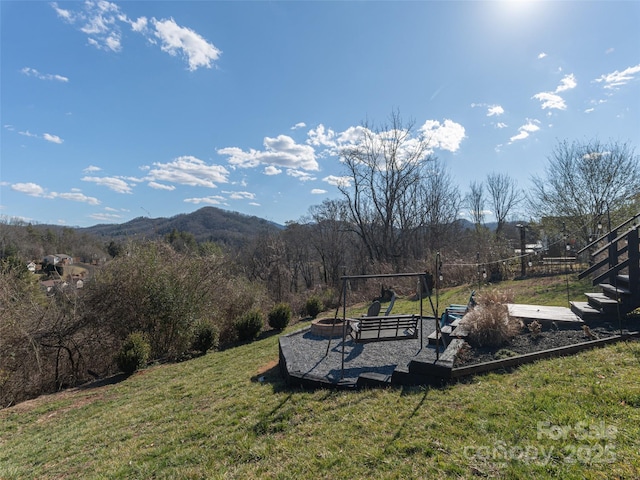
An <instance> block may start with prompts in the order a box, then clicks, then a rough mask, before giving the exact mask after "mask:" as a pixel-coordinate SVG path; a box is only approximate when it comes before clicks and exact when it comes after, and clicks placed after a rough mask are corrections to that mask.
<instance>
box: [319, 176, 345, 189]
mask: <svg viewBox="0 0 640 480" xmlns="http://www.w3.org/2000/svg"><path fill="white" fill-rule="evenodd" d="M322 181H323V182H327V183H328V184H329V185H333V186H334V187H347V188H348V187H350V186H351V177H338V176H336V175H329V176H326V177H324V178H323V179H322Z"/></svg>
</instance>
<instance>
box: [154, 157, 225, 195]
mask: <svg viewBox="0 0 640 480" xmlns="http://www.w3.org/2000/svg"><path fill="white" fill-rule="evenodd" d="M228 176H229V171H228V170H227V169H226V168H224V167H223V166H220V165H208V164H206V163H205V162H203V161H202V160H200V159H199V158H196V157H192V156H188V155H187V156H182V157H178V158H176V159H175V160H174V161H172V162H169V163H154V164H153V168H151V169H150V170H149V172H148V173H147V175H146V177H145V180H147V181H150V182H158V181H160V182H171V183H179V184H181V185H190V186H194V187H208V188H216V187H217V185H216V184H217V183H228V181H229V180H228Z"/></svg>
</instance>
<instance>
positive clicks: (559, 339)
mask: <svg viewBox="0 0 640 480" xmlns="http://www.w3.org/2000/svg"><path fill="white" fill-rule="evenodd" d="M636 326H638V325H636ZM589 330H590V331H591V333H592V334H593V336H589V335H588V334H586V333H585V331H584V330H583V329H582V327H581V326H576V327H563V328H550V327H545V328H544V329H543V330H542V331H541V332H540V333H539V334H538V335H533V334H531V333H529V332H528V331H527V329H526V328H525V329H524V330H523V332H526V333H522V334H520V335H517V336H516V337H514V338H513V339H512V340H511V341H510V342H508V343H507V344H504V345H502V346H500V347H471V348H470V349H464V351H461V352H460V353H459V355H458V356H457V357H456V360H455V362H454V366H456V367H458V366H463V365H464V366H466V365H473V364H476V363H483V362H489V361H493V360H500V359H504V358H508V357H514V356H517V355H524V354H528V353H534V352H539V351H543V350H549V349H552V348H557V347H566V346H570V345H575V344H578V343H584V342H589V341H591V340H595V339H604V338H607V337H611V336H614V335H620V334H621V333H623V334H625V333H629V332H630V331H631V330H630V329H629V328H628V326H624V325H623V328H622V330H621V329H620V327H619V326H618V325H615V324H613V323H605V322H602V323H599V324H591V325H589Z"/></svg>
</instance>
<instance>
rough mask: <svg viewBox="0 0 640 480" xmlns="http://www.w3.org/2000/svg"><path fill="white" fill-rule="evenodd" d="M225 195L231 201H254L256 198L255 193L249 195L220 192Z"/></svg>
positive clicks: (245, 193)
mask: <svg viewBox="0 0 640 480" xmlns="http://www.w3.org/2000/svg"><path fill="white" fill-rule="evenodd" d="M222 193H224V194H225V195H229V198H230V199H231V200H246V199H248V200H255V198H256V194H255V193H251V192H230V191H224V192H222Z"/></svg>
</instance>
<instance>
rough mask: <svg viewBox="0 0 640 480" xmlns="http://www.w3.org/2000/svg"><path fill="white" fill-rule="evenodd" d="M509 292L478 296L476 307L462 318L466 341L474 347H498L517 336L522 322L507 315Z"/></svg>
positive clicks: (510, 298)
mask: <svg viewBox="0 0 640 480" xmlns="http://www.w3.org/2000/svg"><path fill="white" fill-rule="evenodd" d="M512 298H513V295H512V294H511V293H510V292H500V291H497V290H493V291H491V292H485V293H482V294H480V295H478V298H477V305H476V307H475V308H474V309H473V310H471V311H470V312H469V313H467V315H466V316H465V317H464V322H463V323H464V326H465V329H466V330H467V341H468V342H469V343H470V344H471V345H472V346H475V347H500V346H502V345H505V344H507V343H509V341H510V340H511V339H512V338H513V337H515V336H516V335H518V334H519V333H520V332H521V330H522V322H520V320H518V319H517V318H514V317H512V316H511V315H509V308H508V307H507V303H511V302H512Z"/></svg>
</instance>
